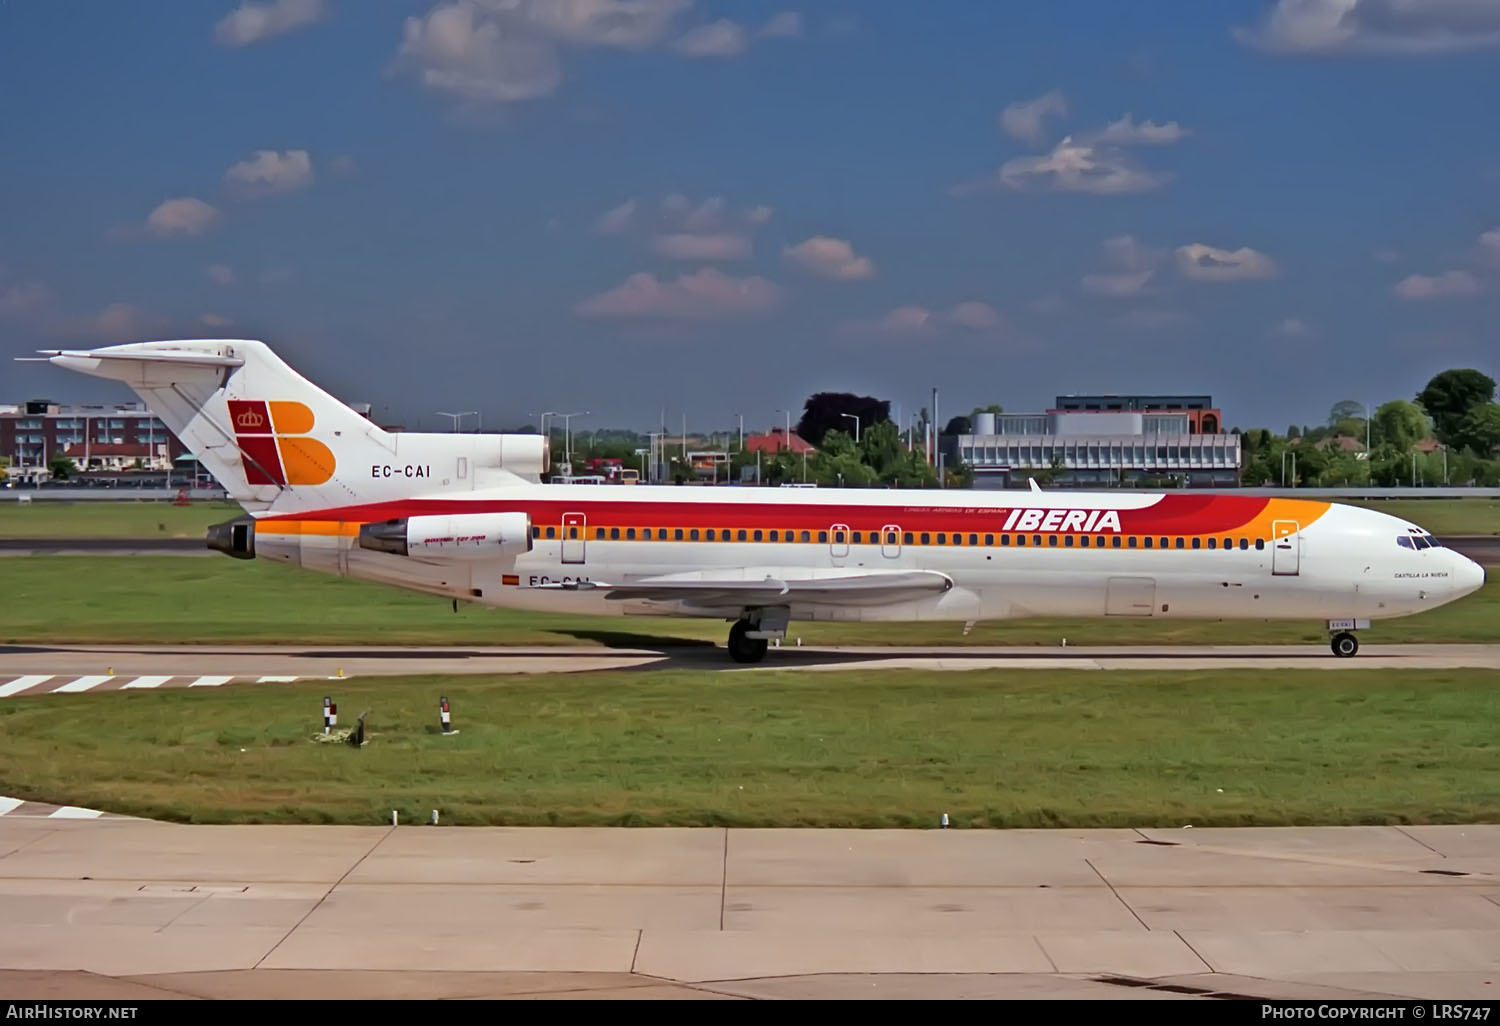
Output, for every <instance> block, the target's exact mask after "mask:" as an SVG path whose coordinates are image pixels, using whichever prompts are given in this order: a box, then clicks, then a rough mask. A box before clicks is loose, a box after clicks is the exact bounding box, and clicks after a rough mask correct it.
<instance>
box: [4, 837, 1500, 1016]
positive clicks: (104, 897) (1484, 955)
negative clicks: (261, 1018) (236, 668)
mask: <svg viewBox="0 0 1500 1026" xmlns="http://www.w3.org/2000/svg"><path fill="white" fill-rule="evenodd" d="M938 811H939V810H934V818H936V816H937V813H938ZM0 921H3V922H4V923H5V924H6V929H4V930H0V998H9V999H38V998H44V997H53V998H69V999H88V998H94V999H108V998H125V999H129V998H133V997H185V998H195V997H196V998H213V997H218V998H224V997H272V996H281V997H315V998H326V999H340V998H403V997H407V998H415V997H422V998H428V997H439V996H443V997H490V996H523V997H595V998H661V997H679V998H714V997H720V998H723V997H739V998H800V997H815V998H819V997H821V998H845V997H866V998H893V997H916V998H954V997H1060V998H1072V997H1083V998H1099V999H1119V998H1176V999H1189V1000H1190V999H1194V998H1196V999H1200V1000H1202V999H1209V1000H1211V999H1215V998H1220V999H1222V998H1227V997H1249V998H1303V999H1370V998H1400V997H1405V998H1412V997H1420V998H1432V999H1465V998H1467V999H1489V1000H1493V999H1494V998H1495V996H1496V994H1497V991H1500V825H1488V826H1422V827H1373V826H1372V827H1350V828H1323V829H1316V828H1268V829H1258V828H1239V829H1190V828H1186V827H1185V826H1179V827H1173V828H1162V829H1151V830H1139V831H1137V830H1068V831H1031V830H1018V831H999V830H961V829H950V830H942V829H932V830H907V831H900V830H868V831H867V830H739V829H727V830H726V829H716V828H699V829H639V830H635V829H610V828H603V829H587V828H574V829H549V828H484V827H446V826H443V825H441V819H440V820H439V825H436V826H433V825H428V824H414V825H406V824H401V825H398V826H392V825H389V824H387V825H372V826H202V825H177V824H167V823H158V822H150V821H144V820H132V819H125V818H120V819H110V818H103V817H101V818H97V819H91V820H85V819H77V818H58V817H55V816H49V815H42V814H38V815H26V814H24V812H22V813H21V814H16V813H13V814H10V815H3V816H0Z"/></svg>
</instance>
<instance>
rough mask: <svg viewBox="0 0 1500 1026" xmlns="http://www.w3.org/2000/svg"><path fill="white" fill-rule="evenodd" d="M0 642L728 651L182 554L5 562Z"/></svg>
mask: <svg viewBox="0 0 1500 1026" xmlns="http://www.w3.org/2000/svg"><path fill="white" fill-rule="evenodd" d="M0 595H3V596H4V599H5V615H4V617H3V618H0V642H5V643H17V642H31V643H35V642H53V643H102V642H117V643H127V644H153V643H154V644H192V643H216V644H217V643H240V644H257V643H260V644H269V643H310V644H386V645H405V644H444V643H465V644H490V645H579V644H605V645H610V646H614V647H620V646H625V647H631V646H641V645H644V646H650V645H659V644H671V643H678V644H681V643H692V642H698V643H701V642H704V641H711V642H713V643H715V644H721V645H722V644H723V643H724V640H725V638H726V637H727V635H728V630H729V628H728V625H727V624H725V623H723V622H722V621H719V620H677V619H664V618H654V617H653V618H646V617H570V616H564V615H560V614H549V613H530V612H518V611H511V610H501V609H488V608H483V607H479V606H468V605H463V604H460V606H459V611H458V612H457V613H455V612H453V609H452V606H451V604H450V602H449V601H448V600H446V599H440V598H433V597H428V596H423V595H417V594H414V593H411V592H405V591H401V590H399V589H397V588H394V587H388V586H383V585H379V584H372V583H369V582H365V581H354V580H349V579H346V578H340V577H334V576H330V575H327V574H320V573H316V572H313V571H309V570H300V569H297V568H294V567H289V566H285V565H283V564H278V563H269V562H263V561H260V560H253V561H245V560H233V559H229V558H227V557H216V558H202V559H187V558H183V557H180V556H50V555H43V556H10V557H6V558H4V559H0ZM797 637H801V638H802V640H803V643H804V644H807V645H836V644H841V645H935V644H941V645H1030V644H1036V645H1058V644H1060V643H1061V639H1062V638H1067V639H1068V644H1069V645H1118V644H1289V643H1296V642H1304V641H1305V642H1315V643H1319V644H1322V643H1324V642H1325V641H1326V640H1327V632H1326V631H1325V630H1324V628H1323V627H1322V626H1321V625H1320V624H1319V623H1306V622H1293V623H1266V622H1254V621H1250V622H1233V623H1217V622H1214V621H1207V622H1193V621H1187V620H1178V621H1145V622H1140V621H1129V622H1126V621H1122V620H1115V619H1110V620H1106V619H1098V620H1067V621H1063V620H1014V621H999V622H994V623H981V624H978V625H977V626H975V628H974V630H973V631H972V632H971V633H970V634H969V635H968V636H967V637H965V636H964V635H963V634H962V625H961V624H957V623H937V624H933V623H914V624H808V623H796V622H794V623H793V624H792V628H791V631H790V633H789V638H790V639H792V640H791V643H792V644H795V643H796V642H795V639H796V638H797ZM1361 637H1362V640H1364V641H1366V642H1370V643H1375V642H1407V641H1421V642H1500V580H1495V581H1492V582H1490V583H1489V584H1488V585H1487V586H1486V587H1485V588H1484V589H1483V590H1482V591H1480V592H1478V593H1476V594H1474V595H1471V596H1469V597H1468V598H1465V599H1463V600H1461V601H1459V602H1456V603H1453V604H1451V605H1448V606H1444V607H1441V608H1439V609H1436V610H1433V611H1432V612H1431V613H1424V614H1422V615H1420V616H1414V617H1409V618H1406V619H1402V620H1393V621H1390V622H1387V623H1377V624H1376V625H1375V627H1374V629H1372V630H1370V631H1365V632H1362V634H1361Z"/></svg>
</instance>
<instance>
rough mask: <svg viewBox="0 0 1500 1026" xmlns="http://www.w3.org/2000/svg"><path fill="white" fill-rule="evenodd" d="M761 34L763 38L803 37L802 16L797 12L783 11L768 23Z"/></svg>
mask: <svg viewBox="0 0 1500 1026" xmlns="http://www.w3.org/2000/svg"><path fill="white" fill-rule="evenodd" d="M760 34H761V35H763V36H800V35H802V15H800V14H798V13H797V12H796V11H782V12H781V13H780V14H778V15H776V16H775V17H773V18H772V19H771V20H770V21H768V22H766V24H765V25H764V27H762V28H761V30H760Z"/></svg>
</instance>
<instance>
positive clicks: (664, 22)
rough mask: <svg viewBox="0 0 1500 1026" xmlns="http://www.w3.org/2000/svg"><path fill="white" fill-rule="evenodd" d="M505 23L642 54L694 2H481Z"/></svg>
mask: <svg viewBox="0 0 1500 1026" xmlns="http://www.w3.org/2000/svg"><path fill="white" fill-rule="evenodd" d="M480 5H481V6H483V7H484V8H486V9H487V10H490V11H493V12H495V13H496V14H497V16H498V18H499V21H500V23H501V24H503V25H505V26H506V27H508V28H511V29H513V30H523V29H524V30H526V31H527V32H529V33H533V34H536V35H539V36H542V37H545V38H548V39H553V40H556V41H558V42H562V43H569V44H572V45H575V46H612V47H616V48H619V49H625V50H638V49H644V48H646V47H649V46H652V45H654V44H656V43H658V42H660V41H661V40H662V39H664V38H665V37H666V36H668V35H669V34H670V33H671V32H672V29H673V24H674V22H675V21H676V19H677V16H678V15H680V14H682V13H683V12H685V11H687V10H688V9H689V8H690V7H692V5H693V0H480Z"/></svg>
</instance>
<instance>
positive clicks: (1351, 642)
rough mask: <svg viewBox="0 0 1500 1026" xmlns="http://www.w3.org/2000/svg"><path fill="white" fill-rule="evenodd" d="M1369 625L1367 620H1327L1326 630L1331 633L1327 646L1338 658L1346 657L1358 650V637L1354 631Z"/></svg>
mask: <svg viewBox="0 0 1500 1026" xmlns="http://www.w3.org/2000/svg"><path fill="white" fill-rule="evenodd" d="M1368 626H1370V621H1369V620H1329V621H1328V631H1329V633H1330V634H1331V635H1332V637H1331V638H1330V639H1329V642H1328V647H1329V648H1331V649H1333V654H1334V655H1336V656H1338V657H1339V658H1340V659H1348V658H1349V657H1350V656H1352V655H1353V654H1354V653H1356V652H1358V651H1359V639H1358V638H1356V637H1355V636H1354V632H1355V631H1357V630H1361V629H1363V628H1365V627H1368Z"/></svg>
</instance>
